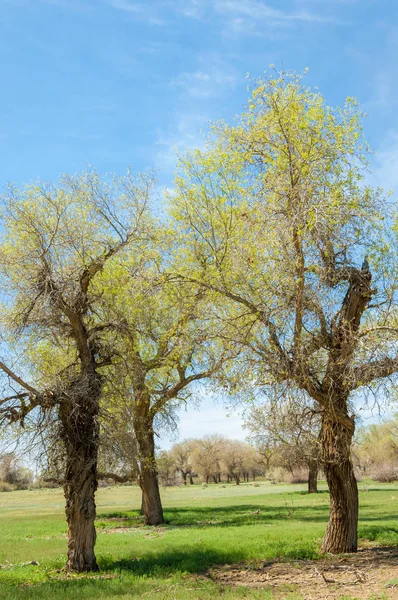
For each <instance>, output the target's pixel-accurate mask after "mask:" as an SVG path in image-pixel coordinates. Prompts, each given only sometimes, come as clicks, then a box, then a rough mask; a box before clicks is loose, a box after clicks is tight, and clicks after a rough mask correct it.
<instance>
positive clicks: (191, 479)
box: [189, 474, 195, 485]
mask: <svg viewBox="0 0 398 600" xmlns="http://www.w3.org/2000/svg"><path fill="white" fill-rule="evenodd" d="M189 483H190V484H191V485H193V484H194V483H195V482H194V480H193V477H192V475H191V474H189Z"/></svg>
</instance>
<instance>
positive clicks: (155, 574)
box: [0, 483, 398, 600]
mask: <svg viewBox="0 0 398 600" xmlns="http://www.w3.org/2000/svg"><path fill="white" fill-rule="evenodd" d="M321 489H322V486H321ZM366 489H367V490H368V491H364V492H362V493H361V494H360V504H361V511H360V528H359V535H360V539H361V541H362V543H365V542H366V541H368V542H373V543H374V544H375V545H395V544H397V543H398V520H397V513H398V509H397V507H398V502H397V499H398V485H377V486H376V485H373V484H370V485H368V487H367V488H366ZM304 490H305V486H297V485H296V486H290V485H271V484H269V483H261V484H260V486H258V487H254V486H253V485H252V484H245V485H241V486H239V487H237V486H230V485H228V486H221V485H212V486H209V487H207V488H202V487H201V486H200V485H196V486H192V487H187V488H182V487H181V488H167V489H164V490H162V497H163V503H164V507H165V518H166V520H167V524H166V525H164V526H162V527H157V528H150V527H144V526H143V525H142V519H141V517H140V516H139V514H138V507H139V505H140V495H139V491H138V490H137V488H135V487H115V488H106V489H101V490H99V491H98V494H97V510H98V519H97V530H98V539H97V546H96V554H97V557H98V562H99V565H100V568H101V572H100V573H99V574H98V575H78V576H77V575H76V576H75V575H73V576H70V577H66V576H65V573H64V572H62V571H61V572H60V571H59V569H61V568H62V567H63V565H64V563H65V560H66V526H65V521H64V516H63V496H62V493H61V492H60V491H58V490H37V491H25V492H9V493H2V494H0V532H1V533H0V542H1V543H0V564H1V565H2V566H3V568H2V569H1V570H0V599H1V600H3V599H4V600H6V599H7V600H20V599H22V598H24V599H25V598H26V599H31V600H39V599H40V600H41V599H43V600H44V599H48V598H57V600H58V599H59V600H63V599H65V600H66V599H68V600H69V599H75V598H76V599H90V600H91V599H96V600H97V599H98V600H100V599H101V600H102V599H108V598H115V599H116V598H121V599H123V600H128V599H130V598H141V597H144V598H145V597H148V598H156V599H159V600H163V599H181V600H182V599H185V598H192V599H201V600H207V599H213V598H215V597H216V598H217V597H221V598H223V599H225V600H229V599H232V598H253V599H257V598H259V599H269V600H271V599H273V598H278V599H280V598H289V600H299V599H301V598H302V596H300V595H299V594H298V593H297V592H296V591H295V590H291V591H289V590H285V591H284V592H282V591H280V593H279V595H278V594H277V595H275V594H274V592H273V591H272V589H263V590H253V589H250V590H248V589H246V588H243V587H242V588H238V589H237V588H233V589H232V588H228V587H221V586H220V585H218V584H216V583H214V582H213V581H211V580H210V579H209V578H208V577H205V576H204V574H205V573H206V571H207V569H208V568H210V567H212V566H215V565H222V564H230V563H235V562H244V563H245V562H249V561H264V560H270V559H275V558H281V559H309V558H316V557H317V556H318V555H319V554H318V552H319V543H320V540H321V538H322V536H323V533H324V530H325V525H326V522H327V517H328V503H329V496H328V494H327V493H326V492H325V491H324V486H323V491H322V492H321V493H319V494H316V495H307V494H306V493H305V491H304ZM120 528H123V529H120ZM32 560H35V561H37V562H39V563H40V565H39V566H35V565H25V566H23V565H24V563H29V562H30V561H32ZM281 594H282V595H281Z"/></svg>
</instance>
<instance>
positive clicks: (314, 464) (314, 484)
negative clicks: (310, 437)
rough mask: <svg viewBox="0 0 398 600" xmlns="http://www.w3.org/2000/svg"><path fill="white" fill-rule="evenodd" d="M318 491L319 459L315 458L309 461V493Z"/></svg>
mask: <svg viewBox="0 0 398 600" xmlns="http://www.w3.org/2000/svg"><path fill="white" fill-rule="evenodd" d="M317 492H318V461H317V460H316V459H314V458H311V459H309V461H308V493H309V494H316V493H317Z"/></svg>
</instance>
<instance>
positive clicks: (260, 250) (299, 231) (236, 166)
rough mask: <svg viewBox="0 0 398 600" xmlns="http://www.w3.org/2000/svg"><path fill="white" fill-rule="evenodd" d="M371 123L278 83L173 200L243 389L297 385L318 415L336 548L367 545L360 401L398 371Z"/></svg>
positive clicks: (332, 548)
mask: <svg viewBox="0 0 398 600" xmlns="http://www.w3.org/2000/svg"><path fill="white" fill-rule="evenodd" d="M361 121H362V115H361V113H360V111H359V109H358V107H357V104H356V102H355V101H354V100H352V99H347V101H346V104H345V105H344V106H343V107H342V108H336V109H333V108H330V107H329V106H327V105H326V103H325V101H324V99H323V98H322V96H321V95H320V94H319V93H318V92H317V91H311V90H310V89H308V88H306V87H305V86H304V84H303V81H302V78H301V77H299V76H296V75H294V74H289V73H282V74H278V73H277V74H273V73H271V75H270V76H267V77H265V78H264V79H260V80H258V81H257V82H255V85H254V89H253V93H252V95H251V98H250V100H249V105H248V108H247V111H246V112H245V113H244V114H243V115H242V117H241V118H240V120H239V121H238V122H237V123H236V124H234V125H228V124H225V123H220V124H218V125H216V126H215V127H214V128H213V130H212V134H211V137H210V140H209V143H208V146H207V148H206V149H205V150H202V151H199V150H198V151H195V152H190V153H188V154H187V155H186V156H185V157H183V158H182V160H181V164H180V174H179V176H178V178H177V181H176V188H177V189H176V193H175V194H173V198H172V203H173V212H174V215H175V216H176V218H177V219H178V223H179V225H180V230H181V236H182V238H183V241H184V245H185V249H186V255H187V257H186V260H185V261H184V262H183V263H182V265H181V266H180V268H179V273H178V276H179V277H180V278H182V279H185V280H187V281H195V282H199V281H200V282H202V284H203V285H204V286H205V287H206V288H207V289H212V290H213V291H216V292H217V293H218V294H220V296H222V297H223V298H224V306H223V310H222V311H220V313H219V318H220V320H222V321H223V323H224V333H223V337H224V339H225V340H228V341H229V343H239V344H243V345H245V347H246V348H247V353H246V357H247V364H248V367H249V368H248V369H247V371H246V376H245V380H243V379H242V377H243V375H242V371H239V372H238V375H237V379H236V381H235V383H234V385H235V387H239V386H240V385H245V384H247V383H248V382H249V383H250V384H251V385H255V384H258V385H261V386H262V388H263V389H264V390H265V391H266V392H267V391H268V393H269V395H270V396H275V391H278V393H280V392H281V391H283V386H291V387H292V388H293V389H295V388H299V389H301V390H304V391H305V392H306V393H307V394H308V395H309V396H310V398H311V399H312V400H313V401H315V402H316V403H317V405H318V407H319V411H320V413H321V434H320V441H321V448H322V451H321V455H322V456H321V458H322V461H323V468H324V471H325V474H326V478H327V481H328V485H329V490H330V518H329V523H328V526H327V531H326V534H325V537H324V540H323V544H322V549H323V551H325V552H352V551H356V549H357V524H358V490H357V483H356V479H355V476H354V472H353V466H352V461H351V444H352V439H353V435H354V432H355V409H354V400H355V398H356V397H359V398H361V397H362V398H363V395H364V391H366V390H368V389H369V388H370V387H372V386H375V385H377V384H378V383H380V382H389V381H390V379H391V377H395V374H396V372H397V371H398V355H397V350H396V347H397V338H398V335H397V318H396V314H397V311H396V299H397V298H396V283H397V282H396V275H397V269H396V251H394V250H392V249H391V246H390V245H389V244H390V241H389V240H390V238H391V233H392V231H391V224H392V220H391V216H390V212H391V206H390V205H389V203H388V202H387V201H385V200H384V198H383V195H382V193H381V192H380V190H377V189H376V190H375V189H371V188H370V187H369V186H367V185H366V182H365V179H364V178H365V173H366V171H365V169H366V166H367V159H366V155H367V146H366V143H365V142H364V140H363V138H362V130H361V129H362V125H361ZM387 378H388V379H387Z"/></svg>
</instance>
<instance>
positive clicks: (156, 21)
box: [105, 0, 165, 25]
mask: <svg viewBox="0 0 398 600" xmlns="http://www.w3.org/2000/svg"><path fill="white" fill-rule="evenodd" d="M105 3H106V4H107V5H108V6H110V7H112V8H115V9H117V10H120V11H123V12H126V13H129V14H130V15H133V16H135V17H136V18H137V19H139V20H143V21H146V22H148V23H150V24H151V25H164V24H165V21H164V19H163V18H162V17H161V16H160V12H159V10H157V8H156V6H155V5H154V3H153V2H145V3H144V2H133V1H132V0H105Z"/></svg>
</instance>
